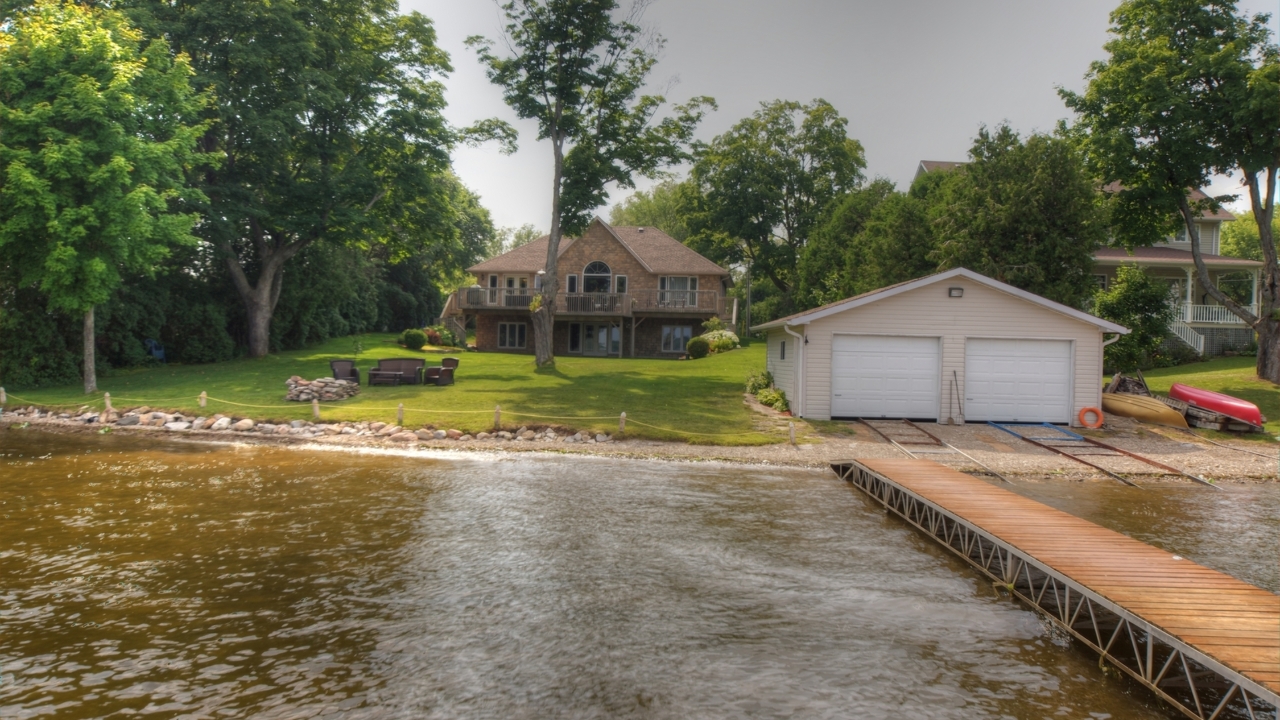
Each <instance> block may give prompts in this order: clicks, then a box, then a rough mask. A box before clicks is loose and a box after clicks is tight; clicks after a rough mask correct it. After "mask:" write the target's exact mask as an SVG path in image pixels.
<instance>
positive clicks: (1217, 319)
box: [1176, 303, 1258, 325]
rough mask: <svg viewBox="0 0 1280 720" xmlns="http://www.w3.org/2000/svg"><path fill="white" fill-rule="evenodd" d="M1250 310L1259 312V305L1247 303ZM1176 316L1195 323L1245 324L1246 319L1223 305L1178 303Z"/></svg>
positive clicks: (1255, 312) (1189, 322) (1185, 321)
mask: <svg viewBox="0 0 1280 720" xmlns="http://www.w3.org/2000/svg"><path fill="white" fill-rule="evenodd" d="M1245 308H1247V309H1248V310H1249V312H1251V313H1254V314H1257V312H1258V306H1257V305H1246V306H1245ZM1176 317H1177V318H1178V319H1179V320H1181V321H1182V322H1184V323H1187V324H1193V325H1244V321H1243V320H1241V319H1240V318H1238V317H1236V316H1235V314H1233V313H1232V312H1231V311H1230V310H1228V309H1226V308H1225V307H1223V306H1222V305H1190V304H1188V303H1181V304H1179V305H1178V313H1177V315H1176Z"/></svg>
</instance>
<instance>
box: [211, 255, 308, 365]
mask: <svg viewBox="0 0 1280 720" xmlns="http://www.w3.org/2000/svg"><path fill="white" fill-rule="evenodd" d="M224 251H225V252H226V253H227V256H226V261H227V269H228V270H230V271H231V279H232V282H233V284H234V285H235V288H236V292H237V293H239V295H240V300H241V301H242V302H243V303H244V312H245V317H246V319H247V320H248V322H249V357H254V358H260V357H266V356H267V353H268V352H270V350H271V316H272V315H274V314H275V311H276V303H277V302H279V301H280V288H281V287H282V286H283V285H284V264H285V262H286V261H288V260H289V258H291V257H293V256H294V255H295V254H297V250H296V249H292V248H286V249H284V250H275V251H274V252H271V253H270V254H267V255H266V256H265V257H263V258H262V261H263V262H262V269H261V270H260V271H259V273H258V282H257V283H255V284H252V285H250V284H249V279H248V277H247V276H246V275H245V273H244V269H243V268H241V267H240V261H239V260H238V259H237V258H236V256H235V254H234V253H232V252H231V250H230V248H224Z"/></svg>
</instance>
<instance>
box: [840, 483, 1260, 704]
mask: <svg viewBox="0 0 1280 720" xmlns="http://www.w3.org/2000/svg"><path fill="white" fill-rule="evenodd" d="M831 469H832V470H834V471H835V472H836V475H838V476H839V477H840V478H841V479H843V480H845V481H847V482H849V483H852V484H853V485H854V486H855V487H857V488H858V489H860V490H862V491H863V492H865V493H866V494H867V495H870V496H871V497H872V498H874V499H875V500H876V501H878V502H879V503H880V504H882V505H883V506H884V507H885V509H886V510H887V511H890V512H892V513H894V514H895V515H898V516H899V517H901V518H902V519H903V520H906V521H907V522H908V523H910V524H911V525H913V526H915V527H916V529H918V530H920V531H921V532H923V533H925V534H927V535H929V536H930V537H932V538H933V539H934V540H936V541H938V542H939V543H940V544H942V546H943V547H945V548H946V549H948V550H950V551H951V552H953V553H955V554H956V555H957V556H959V557H960V558H962V559H964V560H966V561H968V562H969V564H971V565H973V566H974V567H975V568H977V570H978V571H979V572H981V573H982V574H983V575H986V576H987V577H989V578H991V580H993V581H995V582H997V583H999V584H1000V585H1002V586H1003V587H1005V588H1006V589H1007V590H1008V591H1009V592H1010V593H1012V594H1013V595H1014V596H1015V597H1017V598H1018V599H1019V600H1021V601H1022V602H1024V603H1026V604H1027V605H1029V606H1030V607H1032V608H1035V609H1036V610H1038V611H1039V612H1040V613H1041V614H1043V615H1044V616H1045V617H1047V618H1048V619H1049V620H1050V621H1051V622H1053V623H1054V624H1055V625H1057V626H1058V627H1060V628H1062V629H1063V630H1066V631H1067V632H1068V633H1070V634H1071V635H1072V637H1074V638H1076V639H1077V640H1079V641H1080V642H1082V643H1084V644H1085V645H1087V646H1088V647H1089V648H1091V649H1092V650H1093V651H1094V652H1097V653H1099V654H1100V655H1101V657H1100V659H1099V664H1101V663H1102V662H1103V661H1106V662H1109V663H1111V664H1112V665H1114V666H1115V667H1117V668H1119V669H1121V670H1123V671H1124V672H1125V673H1126V674H1128V675H1129V676H1130V677H1132V678H1133V679H1135V680H1137V681H1138V682H1140V683H1142V684H1143V685H1145V686H1146V687H1147V688H1149V689H1150V690H1151V691H1153V692H1154V693H1156V694H1157V695H1159V696H1160V697H1161V698H1163V699H1164V700H1165V701H1167V702H1168V703H1170V704H1172V705H1173V706H1174V707H1176V708H1178V709H1179V710H1181V711H1182V712H1183V713H1184V714H1186V716H1187V717H1190V718H1196V719H1197V720H1219V719H1221V718H1249V719H1250V720H1262V719H1263V718H1270V719H1272V720H1280V695H1277V694H1276V693H1274V692H1272V691H1270V690H1269V689H1267V688H1265V687H1263V686H1261V685H1260V684H1258V683H1256V682H1254V681H1252V680H1250V679H1249V678H1247V677H1244V676H1243V675H1241V674H1240V673H1238V672H1236V671H1234V670H1232V669H1231V668H1228V667H1226V666H1225V665H1223V664H1222V663H1220V662H1218V661H1216V660H1214V659H1213V658H1211V657H1209V656H1207V655H1205V654H1203V653H1201V652H1199V651H1197V650H1196V649H1195V648H1193V647H1191V646H1189V645H1187V644H1186V643H1184V642H1182V641H1181V640H1179V639H1178V638H1176V637H1174V636H1173V635H1170V634H1168V633H1166V632H1164V631H1162V630H1160V629H1159V628H1156V627H1152V626H1150V625H1149V624H1148V623H1146V622H1145V621H1143V620H1142V619H1141V618H1139V617H1138V616H1136V615H1134V614H1133V613H1130V612H1129V611H1127V610H1126V609H1125V608H1123V607H1121V606H1120V605H1117V604H1116V603H1113V602H1111V601H1109V600H1107V599H1106V598H1103V597H1102V596H1100V595H1098V594H1097V593H1095V592H1093V591H1091V590H1089V589H1088V588H1086V587H1084V586H1083V585H1080V584H1079V583H1076V582H1074V581H1072V580H1071V579H1070V578H1069V577H1067V576H1066V575H1064V574H1063V573H1060V572H1058V571H1056V570H1054V569H1053V568H1050V567H1048V566H1046V565H1043V564H1042V563H1039V562H1037V561H1036V560H1035V559H1034V558H1031V557H1030V556H1028V555H1026V554H1025V553H1023V552H1021V551H1020V550H1019V549H1018V548H1016V547H1014V546H1012V545H1010V544H1008V543H1005V542H1002V541H1001V540H999V539H997V538H995V537H993V536H992V535H990V534H989V533H987V532H985V531H984V530H983V529H982V528H979V527H977V526H976V525H973V524H972V523H969V522H967V521H965V520H964V519H962V518H960V517H959V516H957V515H955V514H953V513H951V512H948V511H947V510H945V509H943V508H942V507H940V506H939V505H937V504H935V503H933V502H930V501H928V500H926V499H924V498H922V497H920V496H918V495H916V494H915V493H913V492H911V491H909V490H907V489H906V488H903V487H901V486H900V485H898V484H896V483H894V482H893V481H891V480H889V479H888V478H886V477H884V476H882V475H880V474H879V473H876V472H874V471H872V470H870V469H869V468H867V467H865V466H863V465H862V464H860V463H858V462H856V461H848V462H842V463H833V464H832V465H831Z"/></svg>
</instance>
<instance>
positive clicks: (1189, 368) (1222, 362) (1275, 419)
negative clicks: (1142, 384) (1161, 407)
mask: <svg viewBox="0 0 1280 720" xmlns="http://www.w3.org/2000/svg"><path fill="white" fill-rule="evenodd" d="M1255 367H1256V363H1255V360H1254V358H1252V357H1243V356H1242V357H1230V358H1228V357H1224V358H1215V359H1213V360H1209V361H1206V362H1199V363H1191V364H1190V365H1179V366H1177V367H1171V368H1159V369H1156V370H1150V371H1144V372H1143V373H1142V374H1143V376H1144V377H1146V379H1147V385H1148V386H1149V387H1150V388H1151V391H1152V392H1157V393H1160V394H1162V395H1163V394H1166V393H1168V392H1169V387H1170V386H1171V385H1173V384H1174V383H1176V382H1180V383H1182V384H1183V385H1192V386H1195V387H1198V388H1202V389H1204V390H1213V391H1214V392H1220V393H1224V394H1226V395H1231V396H1233V397H1238V398H1240V399H1241V400H1248V401H1249V402H1251V403H1253V404H1254V405H1257V406H1258V409H1259V410H1261V411H1262V414H1263V415H1264V416H1266V417H1267V419H1268V420H1267V423H1266V424H1265V425H1264V426H1263V427H1264V429H1265V430H1266V433H1265V434H1263V435H1257V434H1253V435H1245V436H1243V437H1247V438H1250V439H1253V438H1257V439H1265V440H1271V439H1272V438H1274V437H1275V436H1276V435H1277V434H1280V387H1277V386H1275V385H1273V384H1271V383H1270V382H1268V381H1266V380H1260V379H1258V376H1257V374H1256V372H1255ZM1205 432H1209V431H1205ZM1219 434H1221V435H1222V436H1224V437H1241V436H1237V435H1234V434H1227V433H1219Z"/></svg>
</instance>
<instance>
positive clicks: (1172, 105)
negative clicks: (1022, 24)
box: [1060, 0, 1280, 382]
mask: <svg viewBox="0 0 1280 720" xmlns="http://www.w3.org/2000/svg"><path fill="white" fill-rule="evenodd" d="M1268 19H1269V18H1268V17H1267V16H1265V15H1256V16H1253V17H1247V16H1244V15H1243V14H1241V13H1240V12H1239V11H1238V10H1237V8H1236V4H1235V2H1233V1H1232V0H1219V1H1217V2H1212V3H1206V2H1200V0H1127V1H1126V2H1124V3H1122V4H1121V5H1120V7H1118V8H1117V9H1116V10H1115V11H1114V12H1113V13H1112V14H1111V29H1110V33H1111V36H1112V38H1111V40H1110V41H1109V42H1108V43H1107V44H1106V51H1107V54H1108V57H1107V59H1105V60H1102V61H1099V62H1096V63H1094V64H1093V65H1092V66H1091V67H1090V69H1089V73H1088V75H1087V79H1088V81H1089V82H1088V86H1087V88H1086V89H1085V91H1084V93H1082V94H1077V93H1073V92H1069V91H1066V90H1062V91H1060V92H1061V95H1062V97H1063V99H1064V100H1065V101H1066V103H1067V105H1068V107H1070V108H1072V109H1073V110H1075V111H1076V112H1077V113H1078V115H1079V123H1078V126H1077V127H1078V129H1079V131H1080V132H1081V135H1082V137H1083V139H1084V142H1085V144H1086V147H1087V148H1088V155H1089V159H1090V163H1091V165H1092V166H1093V168H1094V170H1095V172H1096V174H1097V175H1098V176H1100V178H1101V179H1102V180H1103V181H1104V182H1108V183H1118V184H1119V185H1120V186H1121V187H1122V189H1121V190H1120V192H1119V193H1118V195H1117V197H1116V212H1115V220H1116V226H1117V230H1118V232H1117V235H1118V237H1119V239H1120V240H1122V241H1123V242H1125V243H1126V244H1127V245H1130V246H1132V245H1143V244H1150V243H1153V242H1156V241H1158V240H1159V239H1160V238H1161V237H1163V236H1165V235H1167V234H1168V233H1169V232H1170V231H1171V230H1173V229H1174V228H1175V227H1177V226H1178V225H1181V226H1183V227H1185V228H1186V231H1187V236H1188V237H1189V238H1190V240H1191V252H1192V257H1193V260H1194V262H1195V266H1196V275H1197V277H1198V279H1199V280H1200V283H1201V284H1202V285H1203V286H1204V287H1205V289H1206V290H1207V291H1208V293H1209V295H1210V296H1212V297H1213V298H1214V299H1215V300H1217V301H1218V302H1219V303H1221V304H1222V305H1224V306H1226V307H1227V308H1228V309H1229V310H1230V311H1231V312H1232V313H1233V314H1235V315H1236V316H1237V317H1239V318H1240V319H1242V320H1244V321H1245V322H1246V323H1247V324H1248V325H1249V326H1250V327H1252V328H1253V329H1254V330H1255V331H1256V332H1257V333H1258V361H1257V370H1258V375H1259V376H1261V377H1263V378H1265V379H1267V380H1270V381H1272V382H1280V318H1278V317H1277V312H1276V311H1277V308H1278V307H1280V265H1277V256H1276V244H1275V237H1274V234H1273V229H1272V220H1273V218H1274V210H1275V199H1276V173H1277V170H1278V169H1280V52H1278V51H1277V48H1276V46H1275V44H1274V42H1273V39H1272V36H1271V33H1270V31H1269V29H1268V28H1267V21H1268ZM1215 173H1228V174H1237V175H1238V176H1239V177H1240V178H1241V181H1242V184H1243V186H1244V189H1245V190H1246V191H1247V194H1248V196H1249V203H1250V207H1251V209H1252V211H1253V219H1254V222H1255V224H1256V225H1257V228H1258V246H1259V252H1260V255H1261V257H1262V258H1263V261H1264V263H1265V265H1264V268H1263V282H1262V287H1261V288H1260V290H1261V293H1260V294H1261V298H1260V300H1261V307H1260V308H1259V311H1258V312H1257V313H1254V312H1251V311H1250V309H1249V308H1247V307H1245V306H1243V305H1242V304H1240V303H1239V302H1237V301H1236V300H1234V299H1233V298H1232V297H1231V296H1230V295H1229V294H1228V293H1227V292H1225V291H1224V290H1223V289H1222V288H1220V287H1218V285H1217V284H1215V283H1214V281H1213V279H1212V278H1211V277H1210V275H1209V272H1208V269H1207V268H1206V267H1205V264H1204V259H1203V257H1202V251H1201V245H1200V234H1199V232H1198V230H1197V226H1196V223H1195V222H1194V221H1195V219H1196V217H1197V216H1198V215H1199V214H1200V213H1201V212H1203V211H1204V210H1205V209H1209V208H1212V207H1215V206H1217V205H1218V203H1220V202H1221V201H1222V200H1223V199H1224V198H1211V199H1209V200H1207V201H1204V202H1200V203H1197V202H1194V201H1193V200H1192V199H1191V196H1190V191H1191V190H1192V189H1195V188H1200V187H1204V186H1206V185H1207V184H1208V183H1209V181H1210V179H1211V177H1212V176H1213V174H1215Z"/></svg>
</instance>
